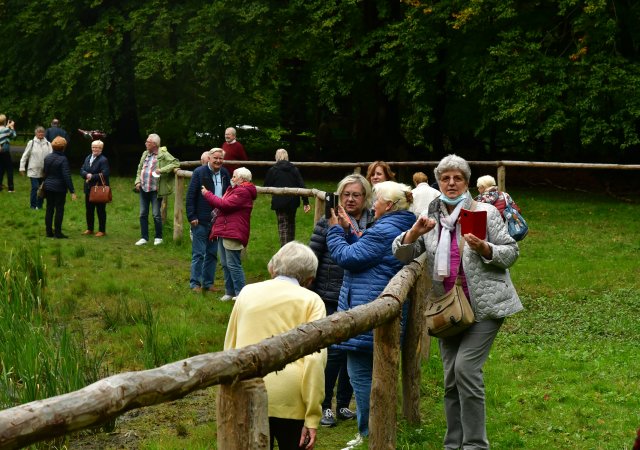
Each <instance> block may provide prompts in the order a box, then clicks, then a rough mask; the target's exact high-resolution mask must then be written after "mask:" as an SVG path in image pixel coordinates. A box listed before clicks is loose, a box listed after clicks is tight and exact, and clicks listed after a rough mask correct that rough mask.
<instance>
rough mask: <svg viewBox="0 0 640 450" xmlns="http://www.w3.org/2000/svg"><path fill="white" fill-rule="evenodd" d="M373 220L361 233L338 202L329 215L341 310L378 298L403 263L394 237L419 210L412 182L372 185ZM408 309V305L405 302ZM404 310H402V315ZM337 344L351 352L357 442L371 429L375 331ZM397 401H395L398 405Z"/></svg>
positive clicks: (330, 245) (352, 443)
mask: <svg viewBox="0 0 640 450" xmlns="http://www.w3.org/2000/svg"><path fill="white" fill-rule="evenodd" d="M373 191H374V193H373V195H374V196H375V197H376V201H375V203H374V204H373V210H374V214H375V222H374V224H373V225H372V226H371V227H370V228H367V229H366V230H365V231H364V232H363V233H362V235H361V236H360V237H359V238H357V237H356V236H355V235H353V234H352V233H350V231H349V230H350V220H349V217H347V214H346V212H345V209H344V208H343V207H341V206H338V210H339V216H340V218H338V216H336V214H335V213H333V214H332V216H331V218H330V219H329V231H328V232H327V247H328V248H329V251H330V252H331V259H333V260H334V261H335V262H336V263H337V264H338V265H339V266H340V267H342V268H343V269H344V278H343V281H342V287H341V289H340V297H339V300H338V311H346V310H349V309H352V308H355V307H357V306H359V305H364V304H367V303H369V302H372V301H373V300H375V299H376V298H377V297H378V295H380V293H381V292H382V290H383V289H384V288H385V287H386V286H387V283H389V280H391V278H392V277H393V276H394V275H395V274H396V273H397V272H398V270H400V269H401V268H402V266H403V265H404V263H402V262H400V261H399V260H398V259H397V258H395V257H394V256H393V254H392V253H391V243H392V242H393V240H394V239H395V237H396V236H398V235H399V234H401V233H403V232H405V231H407V230H408V229H410V228H411V226H412V225H413V223H414V221H415V219H416V216H415V215H414V214H413V213H412V212H410V211H408V208H409V205H410V204H411V202H412V200H413V198H412V197H413V196H412V194H411V188H410V187H409V186H407V185H404V184H400V183H396V182H395V181H384V182H382V183H378V184H376V185H375V186H374V187H373ZM403 310H404V311H406V307H405V308H403ZM404 316H405V314H403V317H404ZM337 346H338V347H339V348H341V349H343V350H345V351H346V352H347V368H348V370H349V378H350V379H351V385H352V386H353V390H354V392H355V394H356V406H357V410H356V415H357V421H358V434H357V435H356V437H355V439H353V440H351V441H349V442H347V446H349V447H353V446H356V445H359V444H360V443H361V442H362V441H363V437H365V436H368V435H369V399H370V396H371V378H372V376H373V331H371V330H370V331H367V332H365V333H362V334H359V335H358V336H355V337H353V338H350V339H348V340H346V341H344V342H341V343H340V344H337ZM394 407H395V406H394Z"/></svg>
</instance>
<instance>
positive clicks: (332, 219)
mask: <svg viewBox="0 0 640 450" xmlns="http://www.w3.org/2000/svg"><path fill="white" fill-rule="evenodd" d="M327 222H328V223H329V226H330V227H332V226H334V225H338V216H336V212H335V210H334V209H333V208H331V217H329V218H328V219H327Z"/></svg>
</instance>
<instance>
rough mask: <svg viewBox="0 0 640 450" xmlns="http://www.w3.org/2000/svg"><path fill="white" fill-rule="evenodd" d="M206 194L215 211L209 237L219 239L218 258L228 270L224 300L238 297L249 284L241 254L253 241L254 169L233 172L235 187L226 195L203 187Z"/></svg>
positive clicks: (256, 192) (205, 196)
mask: <svg viewBox="0 0 640 450" xmlns="http://www.w3.org/2000/svg"><path fill="white" fill-rule="evenodd" d="M201 191H202V195H203V196H204V198H205V199H206V200H207V202H209V204H210V205H211V207H212V208H213V211H212V213H211V215H212V218H211V221H212V223H213V226H212V228H211V233H210V234H209V239H213V238H218V239H219V240H218V242H219V243H218V258H219V259H220V264H222V271H223V273H224V287H225V294H224V295H223V296H222V298H221V299H220V300H222V301H224V302H226V301H228V300H235V299H236V297H237V296H238V294H239V293H240V291H241V290H242V288H243V287H244V285H245V277H244V271H243V270H242V261H241V259H240V254H241V251H242V249H244V248H245V247H246V246H247V244H248V243H249V234H250V230H251V211H252V210H253V202H254V201H255V199H256V197H257V196H258V191H257V189H256V187H255V185H254V184H253V183H251V172H250V171H249V169H247V168H246V167H239V168H237V169H236V170H234V171H233V176H232V177H231V186H229V187H228V188H227V191H226V192H225V193H224V195H223V196H222V198H220V197H216V196H215V195H214V194H213V192H211V191H209V190H207V188H206V187H204V186H202V189H201Z"/></svg>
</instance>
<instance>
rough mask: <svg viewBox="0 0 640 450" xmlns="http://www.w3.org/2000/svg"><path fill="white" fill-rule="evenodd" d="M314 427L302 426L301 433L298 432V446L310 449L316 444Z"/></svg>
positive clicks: (306, 449)
mask: <svg viewBox="0 0 640 450" xmlns="http://www.w3.org/2000/svg"><path fill="white" fill-rule="evenodd" d="M316 431H317V430H316V429H315V428H307V427H305V426H303V427H302V433H300V443H298V447H300V448H304V449H305V450H311V449H312V448H313V447H314V446H315V445H316Z"/></svg>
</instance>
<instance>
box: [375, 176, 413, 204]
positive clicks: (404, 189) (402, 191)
mask: <svg viewBox="0 0 640 450" xmlns="http://www.w3.org/2000/svg"><path fill="white" fill-rule="evenodd" d="M373 192H374V193H375V194H376V197H377V198H378V199H381V200H384V201H385V202H391V203H393V205H392V206H391V211H400V210H405V209H409V206H410V205H411V203H413V193H412V192H411V188H410V187H409V186H407V185H406V184H403V183H396V182H395V181H383V182H381V183H378V184H376V185H375V186H374V187H373Z"/></svg>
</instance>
